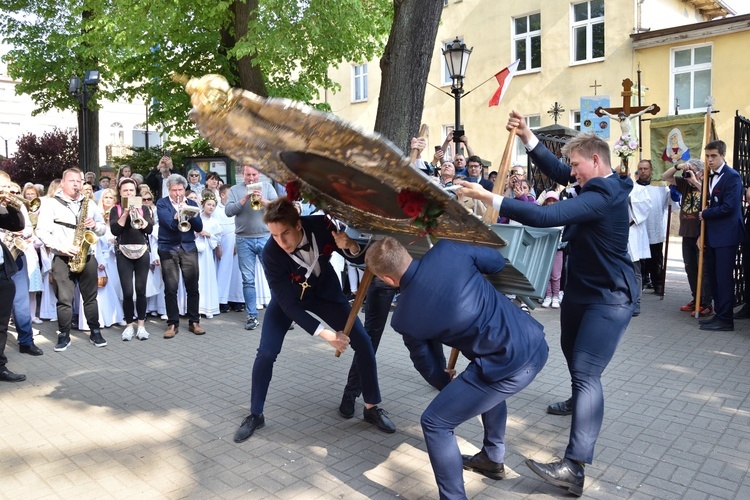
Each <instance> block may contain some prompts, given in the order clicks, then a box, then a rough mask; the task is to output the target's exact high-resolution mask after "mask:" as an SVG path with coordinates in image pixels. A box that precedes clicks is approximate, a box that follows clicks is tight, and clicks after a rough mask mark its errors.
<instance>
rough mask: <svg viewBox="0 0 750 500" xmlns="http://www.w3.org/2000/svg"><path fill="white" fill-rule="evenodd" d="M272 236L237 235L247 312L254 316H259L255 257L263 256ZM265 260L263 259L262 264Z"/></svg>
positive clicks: (238, 257)
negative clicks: (252, 236)
mask: <svg viewBox="0 0 750 500" xmlns="http://www.w3.org/2000/svg"><path fill="white" fill-rule="evenodd" d="M269 237H270V236H269V235H266V236H262V237H260V238H241V237H239V236H238V237H237V240H236V244H237V260H238V261H239V264H240V273H242V294H243V295H244V296H245V312H246V313H247V315H248V316H252V317H253V318H257V317H258V307H257V304H256V303H255V259H256V257H257V258H261V255H262V254H263V247H265V246H266V242H267V241H268V238H269ZM262 263H263V260H262V259H261V264H262Z"/></svg>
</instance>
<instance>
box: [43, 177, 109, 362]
mask: <svg viewBox="0 0 750 500" xmlns="http://www.w3.org/2000/svg"><path fill="white" fill-rule="evenodd" d="M82 184H83V174H82V173H81V171H80V170H78V169H77V168H69V169H67V170H65V172H63V177H62V181H61V182H60V190H59V191H58V192H57V193H56V194H55V196H54V197H53V198H52V199H51V200H50V201H48V202H47V203H43V204H42V208H41V209H40V210H39V222H38V223H37V227H36V234H37V237H38V238H39V239H40V240H41V241H42V243H44V245H45V246H46V247H47V248H48V249H50V251H51V252H52V254H53V255H54V257H53V259H52V278H53V279H54V283H53V288H54V290H55V295H56V296H57V324H58V328H59V330H60V332H59V334H58V337H57V345H56V346H55V351H57V352H61V351H64V350H65V349H67V348H68V346H69V345H70V326H71V320H72V317H73V297H74V295H75V285H76V283H78V288H79V289H80V291H81V296H82V297H83V314H84V315H85V317H86V322H87V323H88V326H89V328H90V329H91V336H90V339H91V342H92V343H93V344H94V345H95V346H96V347H104V346H106V345H107V342H106V341H105V340H104V338H103V337H102V332H101V330H100V329H99V306H98V304H97V301H96V296H97V289H98V284H97V282H98V272H97V267H98V264H97V262H96V257H95V256H94V248H93V247H94V245H92V244H91V243H90V239H89V238H90V236H89V235H87V234H86V233H88V232H93V233H94V234H95V235H96V236H104V233H105V232H106V229H107V228H106V226H105V224H104V219H103V218H102V214H101V213H100V212H99V210H98V208H97V206H96V203H95V202H94V200H92V199H91V198H87V197H84V196H83V195H82V194H81V189H82ZM84 235H86V236H85V237H84ZM71 260H73V261H74V262H75V261H77V260H80V261H81V263H82V264H83V266H82V269H81V270H80V271H73V270H71V267H70V261H71Z"/></svg>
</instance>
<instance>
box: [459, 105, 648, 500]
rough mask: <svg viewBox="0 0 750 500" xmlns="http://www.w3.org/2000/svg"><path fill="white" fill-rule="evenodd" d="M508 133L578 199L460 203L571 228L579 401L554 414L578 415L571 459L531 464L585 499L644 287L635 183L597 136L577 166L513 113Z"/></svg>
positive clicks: (570, 150) (567, 332)
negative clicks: (607, 390)
mask: <svg viewBox="0 0 750 500" xmlns="http://www.w3.org/2000/svg"><path fill="white" fill-rule="evenodd" d="M507 128H508V130H511V129H513V128H517V131H518V137H519V138H520V139H521V140H522V141H523V142H524V144H525V146H526V149H527V150H528V151H529V156H531V158H532V160H533V161H534V163H535V164H536V165H537V166H538V167H539V168H540V169H541V170H542V172H544V174H546V175H547V176H548V177H549V178H550V179H552V180H553V181H555V182H557V183H558V184H562V185H567V184H568V183H569V182H571V180H573V179H574V180H576V181H578V185H579V186H581V192H580V194H579V195H578V196H576V197H575V198H571V199H568V200H566V201H565V202H563V203H555V204H553V205H550V206H538V205H536V204H533V203H525V202H522V201H518V200H513V199H510V198H505V197H503V196H500V195H493V194H492V193H490V192H488V191H485V190H483V189H481V187H480V186H477V185H476V184H469V183H464V182H462V184H463V185H464V189H461V190H460V192H459V195H461V194H464V195H468V196H470V197H472V198H477V199H479V200H481V201H484V202H485V204H488V203H492V204H493V206H494V208H495V209H496V210H498V211H499V213H500V215H502V216H506V217H509V218H510V219H513V220H516V221H519V222H521V223H522V224H527V225H529V226H535V227H552V226H563V225H564V226H565V230H564V232H563V237H562V239H563V241H567V242H568V251H569V254H568V280H567V283H566V286H565V298H564V299H563V302H562V307H561V309H560V330H561V334H560V344H561V346H562V351H563V354H564V355H565V359H566V361H567V362H568V370H569V371H570V376H571V385H572V389H573V397H572V398H571V399H569V400H567V401H563V402H560V403H555V404H552V405H550V406H549V407H548V408H547V411H548V412H549V413H553V414H557V415H571V414H572V416H573V417H572V422H571V427H570V439H569V441H568V448H567V449H566V450H565V458H563V459H562V460H560V461H558V462H553V463H550V464H541V463H538V462H535V461H533V460H527V461H526V465H528V466H529V467H530V468H531V470H533V471H534V472H535V473H536V474H537V475H539V476H540V477H541V478H542V479H544V480H545V481H547V482H549V483H551V484H554V485H556V486H560V487H562V488H566V489H567V490H568V491H569V492H570V493H572V494H574V495H579V496H580V495H581V494H582V493H583V484H584V480H585V476H584V471H583V465H584V464H585V463H591V462H592V460H593V458H594V446H595V444H596V439H597V438H598V436H599V431H600V430H601V426H602V420H603V418H604V393H603V391H602V384H601V375H602V372H603V371H604V369H605V368H606V367H607V364H608V363H609V361H610V360H611V359H612V356H614V354H615V349H616V348H617V344H618V343H619V342H620V339H621V338H622V335H623V334H624V333H625V329H626V328H627V326H628V323H629V322H630V318H631V317H632V315H633V311H634V310H635V304H634V300H635V299H636V298H637V289H636V287H637V285H636V283H635V273H634V271H633V265H632V263H631V260H630V257H629V255H628V233H629V228H630V216H629V213H628V196H629V194H630V191H631V190H632V188H633V181H632V180H630V179H629V178H628V177H619V176H618V175H616V174H615V173H614V172H613V171H612V168H611V167H610V153H609V145H608V144H607V143H606V142H605V141H603V140H602V139H600V138H598V137H597V136H595V135H593V134H581V135H578V136H576V137H574V138H573V139H571V140H570V141H569V142H568V143H567V144H566V145H565V147H564V148H563V154H564V155H566V156H567V157H568V158H569V159H570V166H568V165H565V164H564V163H562V162H560V160H558V159H557V157H556V156H555V155H553V154H552V153H551V152H550V151H549V150H548V149H547V148H545V147H544V145H543V144H541V143H539V140H538V139H537V138H536V137H535V136H534V134H533V132H532V131H531V129H529V128H528V126H527V125H526V121H525V120H524V118H523V116H522V115H521V114H519V113H517V112H515V111H514V112H512V113H511V115H510V119H509V120H508V125H507Z"/></svg>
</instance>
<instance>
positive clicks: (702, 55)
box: [694, 47, 711, 64]
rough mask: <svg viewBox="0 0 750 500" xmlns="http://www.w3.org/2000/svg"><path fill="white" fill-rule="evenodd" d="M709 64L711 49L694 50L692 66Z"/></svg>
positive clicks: (699, 48)
mask: <svg viewBox="0 0 750 500" xmlns="http://www.w3.org/2000/svg"><path fill="white" fill-rule="evenodd" d="M710 62H711V47H698V48H696V49H695V62H694V64H705V63H710Z"/></svg>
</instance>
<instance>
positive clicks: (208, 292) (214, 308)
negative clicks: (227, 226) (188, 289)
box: [195, 212, 221, 318]
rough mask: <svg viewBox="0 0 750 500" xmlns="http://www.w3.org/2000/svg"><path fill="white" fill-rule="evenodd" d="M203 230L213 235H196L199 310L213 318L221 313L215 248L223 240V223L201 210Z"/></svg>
mask: <svg viewBox="0 0 750 500" xmlns="http://www.w3.org/2000/svg"><path fill="white" fill-rule="evenodd" d="M201 220H203V230H204V231H206V232H207V233H209V234H210V235H211V236H201V235H199V234H196V235H195V246H196V247H197V248H198V268H199V269H200V272H199V273H198V290H199V292H200V299H199V301H198V312H199V313H200V314H205V315H206V317H207V318H212V317H213V316H214V315H215V314H219V285H218V283H217V280H216V261H215V258H214V249H215V248H216V247H217V246H218V245H219V242H220V241H221V224H220V223H219V221H218V220H217V219H215V218H213V217H206V216H204V215H203V212H201Z"/></svg>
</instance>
